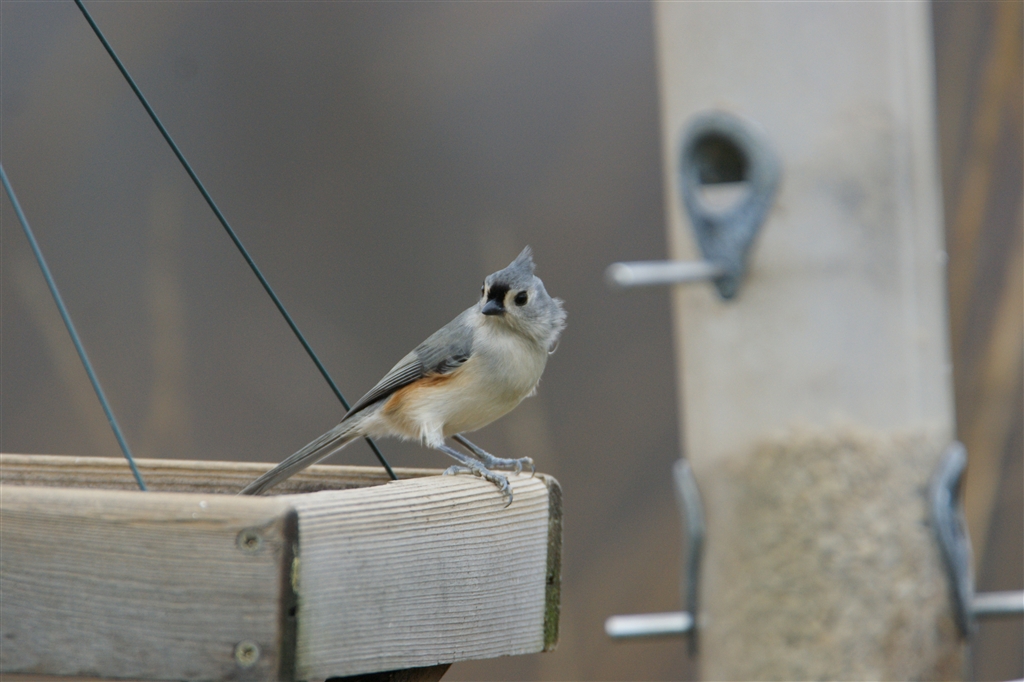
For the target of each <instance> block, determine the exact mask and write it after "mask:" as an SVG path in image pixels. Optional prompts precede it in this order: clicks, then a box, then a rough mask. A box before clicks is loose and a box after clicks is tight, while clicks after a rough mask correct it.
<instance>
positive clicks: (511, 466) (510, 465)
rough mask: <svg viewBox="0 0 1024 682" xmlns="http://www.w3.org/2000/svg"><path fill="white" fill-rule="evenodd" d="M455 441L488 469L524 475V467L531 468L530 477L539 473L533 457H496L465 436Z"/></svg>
mask: <svg viewBox="0 0 1024 682" xmlns="http://www.w3.org/2000/svg"><path fill="white" fill-rule="evenodd" d="M455 440H457V441H458V442H460V443H462V444H463V445H464V446H465V447H466V449H467V450H469V451H470V452H472V453H473V455H474V456H475V457H476V458H477V459H479V460H480V461H481V462H483V465H484V466H485V467H487V468H488V469H503V470H505V471H513V470H514V471H515V472H516V473H517V474H518V473H522V471H523V467H530V476H533V475H534V474H536V473H537V467H536V466H535V465H534V463H533V458H532V457H520V458H519V459H505V458H503V457H495V456H494V455H492V454H491V453H489V452H487V451H486V450H484V449H483V448H481V447H480V446H478V445H474V444H473V443H471V442H470V441H469V439H467V438H466V437H465V436H462V435H459V436H455Z"/></svg>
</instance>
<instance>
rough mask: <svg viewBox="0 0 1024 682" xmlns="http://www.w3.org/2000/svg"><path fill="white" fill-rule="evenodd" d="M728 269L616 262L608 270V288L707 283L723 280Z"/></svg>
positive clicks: (687, 263)
mask: <svg viewBox="0 0 1024 682" xmlns="http://www.w3.org/2000/svg"><path fill="white" fill-rule="evenodd" d="M724 274H726V273H725V268H724V267H722V266H721V265H718V264H716V263H711V262H708V261H638V262H633V263H612V264H611V265H609V266H608V269H607V270H605V273H604V276H605V280H606V281H607V282H608V285H609V286H611V287H613V288H616V289H630V288H633V287H650V286H658V285H664V284H686V283H689V282H703V281H706V280H712V279H715V278H716V277H721V276H722V275H724Z"/></svg>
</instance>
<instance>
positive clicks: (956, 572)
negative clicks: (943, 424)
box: [928, 442, 974, 637]
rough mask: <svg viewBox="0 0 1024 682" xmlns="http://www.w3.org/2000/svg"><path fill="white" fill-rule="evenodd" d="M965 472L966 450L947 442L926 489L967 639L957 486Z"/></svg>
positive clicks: (968, 593)
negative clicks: (947, 444)
mask: <svg viewBox="0 0 1024 682" xmlns="http://www.w3.org/2000/svg"><path fill="white" fill-rule="evenodd" d="M966 469H967V449H966V448H964V446H963V444H961V443H958V442H953V443H950V445H949V447H947V448H946V452H945V453H944V454H943V455H942V460H941V461H940V462H939V466H938V468H937V469H936V471H935V475H934V477H933V478H932V482H931V485H930V487H929V490H928V503H929V507H930V511H931V518H932V525H933V527H934V528H935V538H936V540H938V543H939V550H940V551H941V553H942V563H943V566H944V567H945V569H946V577H947V578H948V579H949V593H950V598H951V599H952V601H953V616H954V619H955V620H956V625H957V629H958V630H959V631H960V636H961V637H968V636H970V635H971V633H973V632H974V610H973V601H974V573H973V570H972V556H971V541H970V539H969V538H968V536H967V522H966V521H965V520H964V510H963V505H962V504H961V502H960V485H961V483H962V482H963V475H964V471H965V470H966Z"/></svg>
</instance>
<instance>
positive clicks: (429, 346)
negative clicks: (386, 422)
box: [345, 308, 474, 417]
mask: <svg viewBox="0 0 1024 682" xmlns="http://www.w3.org/2000/svg"><path fill="white" fill-rule="evenodd" d="M473 311H474V308H470V309H468V310H466V311H465V312H463V313H462V314H461V315H459V316H458V317H456V318H455V319H454V320H452V321H451V322H449V323H448V324H446V325H445V326H443V327H441V328H440V329H439V330H437V331H436V332H434V333H433V334H431V335H430V337H429V338H428V339H427V340H426V341H424V342H423V343H421V344H420V345H419V346H417V347H416V350H414V351H413V352H411V353H409V354H408V355H406V356H405V357H404V358H402V359H401V360H399V361H398V364H397V365H395V366H394V367H392V368H391V371H389V372H388V373H387V374H385V375H384V378H383V379H381V380H380V381H378V382H377V385H376V386H374V387H373V388H371V389H370V390H369V392H367V394H366V395H364V396H363V397H362V398H360V399H359V400H357V401H356V402H355V404H354V405H352V409H350V410H349V411H348V414H346V415H345V416H346V417H349V416H351V415H353V414H355V413H356V412H359V411H360V410H362V409H365V408H366V407H369V406H370V405H372V404H374V403H376V402H378V401H380V400H383V399H384V398H387V397H388V396H390V395H391V394H392V393H394V392H395V391H397V390H398V389H400V388H402V387H403V386H408V385H409V384H411V383H412V382H414V381H416V380H417V379H420V378H422V377H425V376H427V375H428V374H448V373H449V372H451V371H453V370H455V369H457V368H459V367H461V366H462V364H463V363H464V362H466V360H468V359H469V356H470V355H471V354H472V352H473V329H472V327H470V326H469V324H468V321H467V319H466V318H467V317H468V316H469V315H470V314H471V313H472V312H473Z"/></svg>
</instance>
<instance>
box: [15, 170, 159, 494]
mask: <svg viewBox="0 0 1024 682" xmlns="http://www.w3.org/2000/svg"><path fill="white" fill-rule="evenodd" d="M0 180H2V181H3V184H4V189H5V190H6V191H7V197H8V198H9V199H10V200H11V206H13V207H14V213H15V215H17V216H18V220H19V221H20V222H21V228H22V229H23V230H24V231H25V236H26V237H28V243H29V245H30V246H31V247H32V253H34V254H35V255H36V262H38V263H39V269H40V270H42V271H43V277H44V278H45V279H46V285H47V286H48V287H50V293H51V294H53V301H54V302H55V303H56V304H57V310H59V311H60V316H61V318H63V320H64V325H65V326H66V327H67V328H68V334H70V335H71V341H72V342H73V343H74V344H75V350H77V351H78V357H79V358H81V359H82V364H83V365H84V366H85V373H86V374H88V375H89V381H91V382H92V387H93V389H94V390H95V391H96V397H97V398H99V399H100V405H102V406H103V411H104V412H105V413H106V414H107V421H108V422H110V428H112V429H113V430H114V437H115V438H117V443H118V445H120V446H121V452H123V453H124V458H125V459H126V460H128V466H129V467H131V469H132V474H134V475H135V482H136V483H138V484H139V489H140V490H145V489H146V484H145V483H144V482H143V480H142V474H140V473H139V469H138V467H136V466H135V458H134V457H132V453H131V450H129V449H128V442H127V441H125V439H124V434H123V433H121V427H120V426H118V425H117V419H115V418H114V412H113V411H112V410H111V409H110V403H108V402H107V396H106V395H105V394H104V393H103V388H101V387H100V380H99V379H98V378H97V377H96V372H94V371H93V369H92V363H91V362H89V356H88V355H86V354H85V347H84V346H83V345H82V340H81V339H80V338H79V337H78V332H77V331H75V325H74V323H73V322H72V321H71V315H69V314H68V309H67V307H65V305H64V299H62V298H61V296H60V292H59V291H57V283H56V282H55V281H54V280H53V275H51V274H50V268H48V267H47V266H46V259H44V258H43V252H42V251H41V250H40V249H39V243H38V242H37V241H36V237H35V235H34V234H33V233H32V228H31V227H29V225H28V218H26V217H25V212H24V211H22V210H21V204H20V203H18V197H17V196H15V194H14V188H13V187H11V182H10V180H8V179H7V173H6V172H5V171H4V167H3V164H0Z"/></svg>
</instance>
